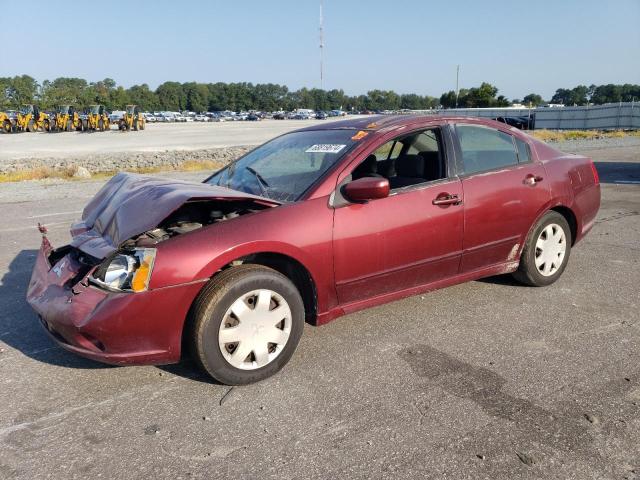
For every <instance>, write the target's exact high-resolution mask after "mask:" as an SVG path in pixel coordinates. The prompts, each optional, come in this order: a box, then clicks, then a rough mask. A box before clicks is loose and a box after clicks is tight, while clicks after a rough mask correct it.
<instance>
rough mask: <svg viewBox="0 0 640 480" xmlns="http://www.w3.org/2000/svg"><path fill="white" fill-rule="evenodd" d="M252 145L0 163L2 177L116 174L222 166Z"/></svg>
mask: <svg viewBox="0 0 640 480" xmlns="http://www.w3.org/2000/svg"><path fill="white" fill-rule="evenodd" d="M250 148H252V147H250V146H237V147H226V148H213V149H205V150H174V151H165V152H112V153H103V154H87V155H82V156H79V155H73V156H68V157H64V158H60V157H43V158H33V157H32V158H18V159H15V160H11V161H7V162H4V163H0V174H2V173H11V172H16V171H20V170H29V169H34V168H39V167H49V168H53V169H55V170H66V169H68V168H72V169H77V168H78V167H83V168H85V169H86V170H87V171H88V172H89V173H98V172H113V171H117V170H128V169H144V168H155V167H166V168H176V169H179V167H180V166H181V165H182V164H184V163H185V162H192V161H195V162H198V161H214V162H219V163H221V164H222V165H226V164H227V163H229V162H231V161H233V160H235V159H236V158H238V157H239V156H241V155H242V154H244V153H245V152H247V151H248V150H249V149H250Z"/></svg>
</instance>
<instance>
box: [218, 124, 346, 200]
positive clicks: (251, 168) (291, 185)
mask: <svg viewBox="0 0 640 480" xmlns="http://www.w3.org/2000/svg"><path fill="white" fill-rule="evenodd" d="M354 133H355V131H354V130H310V131H303V132H293V133H288V134H285V135H282V136H281V137H278V138H275V139H273V140H271V141H270V142H267V143H265V144H264V145H261V146H260V147H258V148H256V149H255V150H253V151H252V152H249V153H248V154H247V155H245V156H244V157H242V158H240V159H238V160H237V161H236V162H234V163H232V164H230V165H228V166H227V167H225V168H224V169H222V170H220V171H218V172H217V173H215V174H214V175H213V176H212V177H210V178H209V179H208V180H207V183H209V184H211V185H221V186H223V187H227V188H231V189H233V190H239V191H241V192H246V193H251V194H254V195H260V196H263V197H267V198H271V199H273V200H277V201H279V202H294V201H296V200H298V199H299V198H300V197H301V196H302V195H303V194H304V193H305V192H306V191H307V189H308V188H309V187H310V186H311V185H313V184H314V183H315V182H316V181H317V180H318V179H320V178H321V177H322V176H323V175H324V173H325V172H327V170H329V169H330V168H331V167H332V166H333V165H334V164H335V163H336V162H338V161H339V160H340V159H341V158H342V157H344V155H345V154H346V153H347V152H348V151H349V150H350V149H351V148H352V147H353V145H354V144H355V143H356V141H354V140H352V139H351V137H352V136H353V135H354Z"/></svg>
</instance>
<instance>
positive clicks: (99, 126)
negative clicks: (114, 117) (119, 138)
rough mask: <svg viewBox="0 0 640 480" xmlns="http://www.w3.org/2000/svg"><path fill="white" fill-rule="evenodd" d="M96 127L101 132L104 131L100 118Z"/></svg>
mask: <svg viewBox="0 0 640 480" xmlns="http://www.w3.org/2000/svg"><path fill="white" fill-rule="evenodd" d="M98 128H99V129H100V131H101V132H104V121H103V120H102V119H100V120H98Z"/></svg>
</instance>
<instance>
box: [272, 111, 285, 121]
mask: <svg viewBox="0 0 640 480" xmlns="http://www.w3.org/2000/svg"><path fill="white" fill-rule="evenodd" d="M272 118H273V119H274V120H284V119H285V118H287V114H286V113H284V112H276V113H274V114H273V117H272Z"/></svg>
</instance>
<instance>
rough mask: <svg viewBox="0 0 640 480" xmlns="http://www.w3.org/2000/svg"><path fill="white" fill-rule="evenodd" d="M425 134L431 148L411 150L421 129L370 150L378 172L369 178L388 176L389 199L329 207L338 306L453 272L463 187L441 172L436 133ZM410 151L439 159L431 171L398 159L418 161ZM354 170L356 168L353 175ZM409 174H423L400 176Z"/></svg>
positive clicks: (439, 140) (459, 238) (456, 262)
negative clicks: (431, 138)
mask: <svg viewBox="0 0 640 480" xmlns="http://www.w3.org/2000/svg"><path fill="white" fill-rule="evenodd" d="M429 131H430V132H431V133H430V135H433V136H435V137H436V139H437V143H436V146H435V150H436V152H433V151H430V152H428V151H418V150H417V149H416V148H413V150H412V146H413V145H415V143H416V142H415V140H412V138H411V137H415V136H416V135H418V134H419V133H420V132H418V133H415V132H414V133H412V134H411V135H410V136H409V138H407V136H406V135H405V137H403V138H396V139H394V140H392V141H390V142H388V143H386V144H385V145H383V146H382V147H380V148H379V149H378V150H377V151H376V153H375V155H376V157H377V158H376V159H377V161H378V165H377V167H376V168H375V169H376V170H377V171H379V172H381V173H371V174H370V175H371V176H385V177H387V178H388V179H389V180H390V185H391V186H392V189H391V191H390V195H389V196H388V197H386V198H381V199H377V200H372V201H369V202H367V203H364V204H362V203H360V204H355V203H346V204H345V205H343V206H338V207H337V208H336V209H335V212H334V229H333V252H334V265H335V267H334V270H335V281H336V291H337V295H338V301H339V303H340V304H342V305H345V304H352V303H356V302H359V301H363V300H366V299H368V298H372V297H376V296H380V295H385V294H391V293H393V292H397V291H401V290H407V289H411V288H413V287H417V286H420V285H424V284H426V283H430V282H433V281H435V280H439V279H443V278H447V277H451V276H454V275H456V274H457V273H458V270H459V266H460V258H461V255H462V227H463V220H464V218H463V212H464V210H463V190H462V184H461V182H460V180H459V179H458V178H457V177H455V176H452V177H449V176H447V173H446V172H447V167H446V152H445V149H444V148H443V145H444V142H442V132H441V131H440V130H439V129H429ZM398 142H400V143H401V144H402V147H401V148H400V149H398V147H397V143H398ZM420 148H427V147H425V146H422V147H420ZM431 150H433V147H432V148H431ZM380 152H381V153H380ZM398 152H399V153H398ZM416 152H417V153H416ZM394 156H395V158H394ZM417 156H421V157H423V158H424V160H425V164H426V162H428V161H429V160H431V161H439V162H441V164H440V166H439V167H438V168H433V166H431V167H429V166H428V165H427V168H425V169H423V170H422V171H420V168H413V169H412V168H408V167H407V164H403V163H402V162H403V161H409V162H412V163H416V162H418V163H422V162H421V160H420V159H417V158H416V157H417ZM369 160H371V156H368V157H367V158H366V159H362V164H365V163H366V162H367V161H369ZM411 166H413V165H411ZM418 166H419V165H418ZM359 170H361V167H360V165H358V166H356V168H354V169H353V170H352V172H357V171H359ZM412 171H413V172H415V173H416V174H418V173H422V175H423V176H422V177H420V176H415V177H411V176H410V175H409V176H401V175H400V174H405V175H407V174H410V173H411V172H412ZM428 171H430V172H431V174H428V173H427V172H428ZM438 172H440V173H438ZM434 176H435V177H441V178H433V177H434ZM394 185H397V188H393V186H394ZM447 199H454V200H453V201H452V200H449V201H447Z"/></svg>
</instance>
